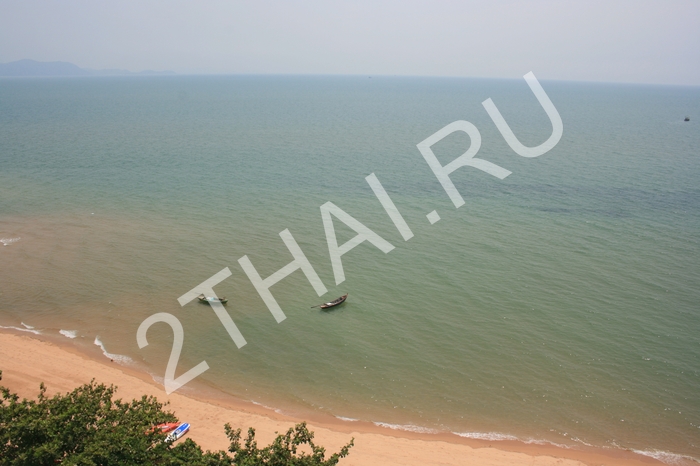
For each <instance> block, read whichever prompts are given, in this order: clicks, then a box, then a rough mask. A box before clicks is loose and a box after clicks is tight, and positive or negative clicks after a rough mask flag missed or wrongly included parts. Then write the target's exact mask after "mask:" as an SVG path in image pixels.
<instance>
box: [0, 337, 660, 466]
mask: <svg viewBox="0 0 700 466" xmlns="http://www.w3.org/2000/svg"><path fill="white" fill-rule="evenodd" d="M0 370H2V371H3V373H2V381H0V385H4V386H6V387H8V388H10V389H11V390H12V391H14V392H16V393H18V394H19V395H20V396H21V397H25V398H35V397H36V395H37V394H38V392H39V384H40V383H41V382H44V383H45V384H46V386H47V389H48V390H47V393H48V394H49V395H53V394H55V393H59V392H60V393H65V392H68V391H71V390H73V389H74V388H76V387H77V386H79V385H82V384H85V383H88V382H90V380H92V379H95V380H96V381H97V382H99V383H105V384H107V385H109V384H114V385H116V386H118V391H117V395H116V397H117V398H122V399H129V400H130V399H132V398H140V397H141V396H142V395H144V394H145V395H154V396H156V397H157V398H158V399H159V400H160V401H162V402H164V401H169V402H170V405H169V406H168V407H167V409H170V410H171V411H173V412H174V413H175V414H176V415H177V416H178V418H179V419H180V420H181V421H186V422H189V423H190V424H191V425H192V428H191V430H190V432H189V433H188V435H187V436H188V437H189V438H191V439H192V440H194V441H195V442H197V443H198V444H199V445H200V446H202V448H204V449H209V450H226V449H227V447H228V440H227V438H226V436H225V434H224V428H223V426H224V424H225V423H226V422H228V423H230V424H231V425H232V426H233V427H234V428H241V429H242V430H243V432H244V433H245V432H246V431H247V429H248V427H254V428H255V429H256V434H257V435H256V439H257V441H258V445H266V444H268V443H270V441H272V440H273V439H274V437H275V432H280V433H282V432H285V431H286V430H287V429H288V428H289V427H291V426H293V425H294V424H295V423H297V422H300V421H302V419H293V418H291V417H288V416H285V415H282V414H279V413H277V412H274V411H272V410H267V409H264V408H262V407H259V406H256V405H253V404H252V403H247V402H243V401H240V400H235V399H227V398H224V397H221V398H220V399H208V400H204V399H197V398H196V397H194V396H191V395H189V394H188V395H187V396H185V395H183V394H181V393H179V392H176V393H173V394H171V395H169V396H168V395H166V394H165V391H164V390H163V388H162V387H161V386H159V385H157V384H156V383H155V382H153V381H152V380H151V378H150V376H148V374H142V373H140V372H137V371H134V370H131V369H130V368H128V367H124V366H120V365H119V364H117V363H116V362H110V360H109V359H107V358H100V359H94V358H90V357H89V356H88V355H86V354H82V353H80V352H79V351H78V350H77V349H75V348H72V347H70V346H63V345H61V346H59V345H57V344H54V343H52V342H48V341H43V340H40V339H38V338H35V337H33V336H25V335H20V334H19V332H4V333H0ZM309 428H310V430H312V431H313V432H314V433H315V440H316V441H317V443H318V444H320V445H323V446H324V447H326V451H328V452H335V451H338V450H339V449H340V447H341V446H342V445H344V444H345V443H347V442H348V441H349V440H350V439H351V438H353V437H354V439H355V446H354V447H353V448H351V449H350V455H349V456H348V457H347V458H345V459H344V460H341V462H340V464H341V465H344V466H351V465H355V466H369V465H416V466H417V465H422V466H425V465H474V466H515V465H527V466H534V465H537V466H545V465H561V466H581V465H590V466H592V465H596V466H598V465H612V466H614V465H630V466H636V465H640V466H641V465H654V464H656V465H660V464H663V463H661V462H659V461H657V460H655V459H652V458H649V457H645V456H641V455H637V454H634V453H632V452H628V451H624V450H602V449H590V450H574V449H567V448H560V447H556V446H552V445H536V444H526V443H521V442H515V441H487V440H474V439H463V438H460V437H458V436H456V435H451V434H418V433H411V432H404V431H396V430H391V429H388V428H382V427H377V426H375V425H373V424H371V423H365V422H343V421H340V420H337V421H336V420H333V419H311V420H310V422H309Z"/></svg>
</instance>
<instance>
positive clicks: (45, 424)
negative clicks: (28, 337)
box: [0, 371, 353, 466]
mask: <svg viewBox="0 0 700 466" xmlns="http://www.w3.org/2000/svg"><path fill="white" fill-rule="evenodd" d="M0 380H2V371H0ZM115 391H116V387H114V386H109V387H107V386H105V385H103V384H96V383H95V382H94V381H92V382H90V383H89V384H85V385H83V386H80V387H78V388H76V389H75V390H73V391H72V392H70V393H66V394H64V395H61V394H57V395H55V396H53V397H47V396H46V387H45V386H44V384H43V383H42V384H41V385H40V391H39V396H38V398H37V399H36V400H27V399H22V400H20V398H19V396H18V395H16V394H14V393H12V392H11V391H10V390H9V389H7V388H5V387H3V386H0V393H1V395H2V398H1V399H0V466H49V465H50V466H55V465H56V464H62V465H86V466H93V465H94V466H98V465H99V466H111V465H125V464H128V465H140V464H147V465H163V466H170V465H172V466H180V465H181V466H186V465H187V466H190V465H192V466H224V465H226V466H231V465H236V466H254V465H255V466H256V465H266V466H282V465H284V466H333V465H336V464H338V461H339V460H340V458H343V457H345V456H347V454H348V450H349V448H350V447H351V446H352V444H353V442H352V440H351V441H350V443H349V444H348V445H346V446H344V447H343V448H342V449H341V451H340V452H339V453H335V454H333V455H331V456H330V458H329V459H328V460H326V459H325V449H324V448H323V447H320V446H317V445H315V444H314V442H313V432H309V431H308V429H307V428H306V423H301V424H298V425H297V426H295V427H294V428H291V429H289V431H288V432H287V433H286V434H285V435H278V436H277V438H276V439H275V441H274V442H273V443H272V444H270V445H268V446H266V447H264V448H262V449H259V448H258V447H257V444H256V442H255V430H254V429H252V428H251V429H249V430H248V438H247V439H246V441H245V445H241V430H240V429H238V430H235V431H234V430H233V429H232V428H231V426H230V425H229V424H226V426H225V430H226V434H227V435H228V438H229V440H230V441H231V446H230V447H229V452H230V453H232V454H233V456H230V455H229V454H228V453H227V452H224V451H218V452H210V451H206V452H204V451H202V449H201V447H200V446H199V445H197V444H196V443H195V442H194V441H192V440H191V439H186V440H184V441H182V442H178V443H177V444H176V445H173V444H172V443H171V442H168V441H166V434H164V433H162V432H160V430H159V429H157V430H153V429H152V427H153V426H155V425H157V424H160V423H165V422H177V418H176V417H175V415H174V414H173V413H171V412H169V411H165V410H164V405H163V404H162V403H160V402H158V400H157V399H156V398H154V397H146V396H143V397H142V398H141V399H140V400H132V401H130V402H124V401H122V400H121V399H117V400H113V399H112V398H113V396H114V393H115ZM304 444H305V445H308V449H310V450H311V454H307V453H305V452H302V451H299V448H298V447H299V446H300V445H304Z"/></svg>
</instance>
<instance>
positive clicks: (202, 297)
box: [197, 294, 228, 304]
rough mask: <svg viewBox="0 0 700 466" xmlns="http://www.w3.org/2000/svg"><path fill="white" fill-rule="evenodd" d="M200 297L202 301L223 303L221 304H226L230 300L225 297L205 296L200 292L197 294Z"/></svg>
mask: <svg viewBox="0 0 700 466" xmlns="http://www.w3.org/2000/svg"><path fill="white" fill-rule="evenodd" d="M197 298H198V299H199V302H200V303H221V304H226V303H227V302H228V299H226V298H225V297H223V298H215V297H213V296H204V295H203V294H200V295H199V296H197Z"/></svg>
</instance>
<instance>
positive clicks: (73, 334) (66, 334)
mask: <svg viewBox="0 0 700 466" xmlns="http://www.w3.org/2000/svg"><path fill="white" fill-rule="evenodd" d="M58 333H60V334H61V335H63V336H64V337H68V338H76V337H77V336H78V331H77V330H59V331H58Z"/></svg>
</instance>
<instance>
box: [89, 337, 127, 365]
mask: <svg viewBox="0 0 700 466" xmlns="http://www.w3.org/2000/svg"><path fill="white" fill-rule="evenodd" d="M95 345H97V346H99V347H100V348H101V349H102V354H104V355H105V356H106V357H108V358H109V359H111V360H112V361H116V362H118V363H119V364H131V363H133V362H134V360H133V359H131V358H130V357H129V356H124V355H123V354H112V353H109V352H107V349H106V348H105V345H104V343H102V340H100V336H99V335H98V336H96V337H95Z"/></svg>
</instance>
